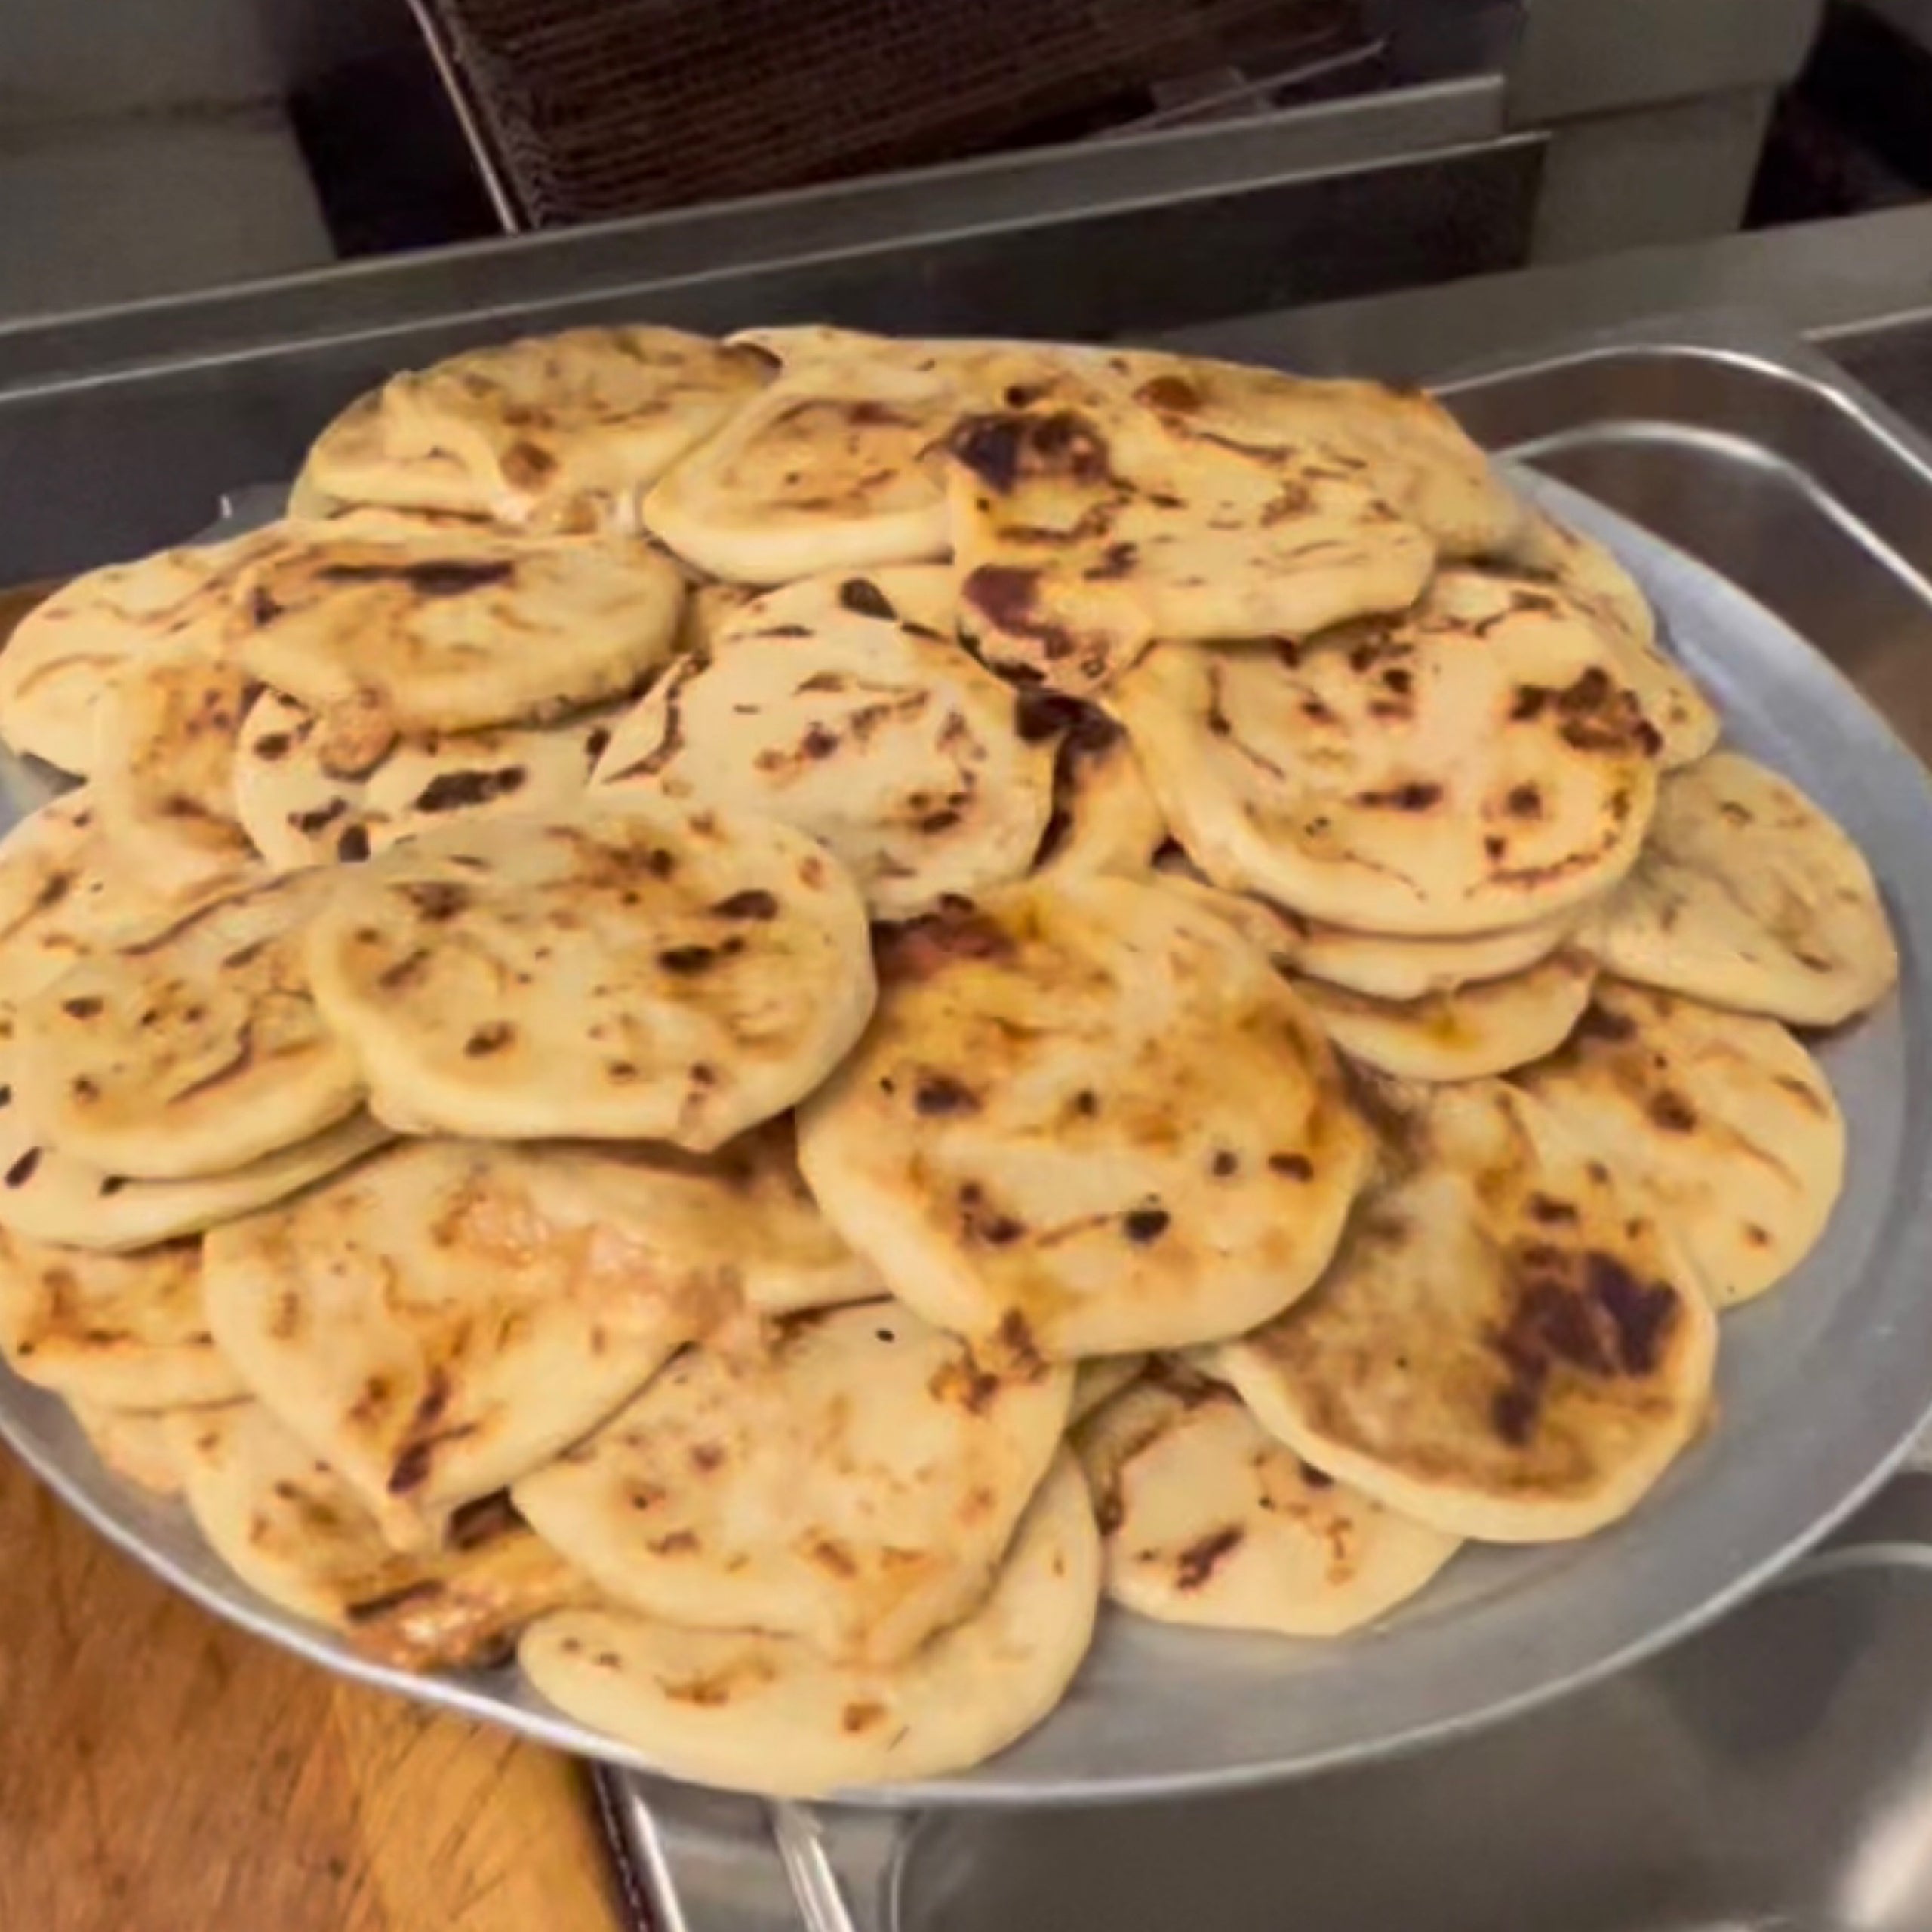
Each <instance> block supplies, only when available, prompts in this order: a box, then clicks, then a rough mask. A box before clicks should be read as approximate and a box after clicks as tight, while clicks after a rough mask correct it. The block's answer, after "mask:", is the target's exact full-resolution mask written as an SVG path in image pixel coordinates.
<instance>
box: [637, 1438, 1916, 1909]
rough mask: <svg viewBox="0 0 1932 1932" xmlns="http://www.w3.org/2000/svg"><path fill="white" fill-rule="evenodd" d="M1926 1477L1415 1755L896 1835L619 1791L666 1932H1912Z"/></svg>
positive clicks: (941, 1822)
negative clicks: (1791, 1566) (1796, 1562)
mask: <svg viewBox="0 0 1932 1932" xmlns="http://www.w3.org/2000/svg"><path fill="white" fill-rule="evenodd" d="M1928 1632H1932V1478H1927V1477H1925V1476H1924V1475H1912V1476H1908V1477H1904V1478H1900V1480H1899V1481H1898V1482H1897V1484H1894V1487H1893V1488H1892V1490H1891V1491H1889V1492H1888V1493H1887V1497H1886V1499H1885V1502H1884V1508H1883V1509H1881V1510H1875V1511H1874V1512H1871V1513H1870V1514H1869V1515H1867V1516H1866V1517H1865V1518H1861V1519H1860V1521H1859V1523H1858V1524H1856V1525H1854V1528H1853V1529H1852V1530H1851V1531H1848V1532H1847V1534H1845V1535H1844V1536H1843V1537H1841V1538H1840V1539H1839V1540H1838V1543H1836V1544H1835V1546H1833V1547H1832V1549H1830V1550H1829V1551H1827V1552H1826V1553H1825V1554H1824V1555H1821V1556H1819V1557H1815V1558H1810V1559H1809V1560H1807V1561H1806V1562H1805V1563H1804V1564H1801V1566H1799V1567H1798V1569H1797V1570H1795V1571H1792V1572H1791V1573H1789V1574H1788V1575H1787V1577H1786V1578H1784V1579H1783V1580H1781V1581H1780V1583H1778V1584H1777V1585H1776V1586H1774V1588H1772V1589H1770V1590H1769V1591H1767V1592H1766V1593H1765V1594H1764V1595H1761V1596H1760V1597H1759V1598H1757V1599H1756V1600H1755V1601H1754V1602H1753V1603H1752V1604H1750V1605H1749V1607H1747V1608H1746V1609H1745V1610H1743V1611H1740V1613H1739V1614H1737V1616H1735V1617H1732V1618H1730V1619H1729V1620H1727V1621H1725V1622H1724V1623H1721V1624H1719V1625H1718V1626H1716V1627H1715V1629H1712V1630H1709V1631H1707V1632H1705V1633H1704V1634H1703V1635H1701V1636H1700V1637H1698V1638H1696V1639H1694V1641H1691V1642H1690V1643H1688V1644H1684V1645H1683V1646H1681V1647H1679V1648H1678V1649H1676V1650H1675V1651H1671V1652H1669V1653H1668V1654H1666V1656H1664V1657H1662V1658H1660V1659H1658V1660H1655V1661H1654V1662H1652V1663H1650V1664H1648V1665H1647V1666H1644V1668H1643V1669H1641V1670H1638V1671H1635V1672H1629V1673H1628V1674H1626V1675H1623V1676H1622V1677H1619V1678H1615V1679H1613V1680H1612V1681H1611V1682H1609V1683H1608V1684H1603V1685H1601V1686H1599V1687H1597V1688H1595V1689H1594V1690H1590V1691H1588V1692H1586V1693H1585V1694H1583V1695H1581V1696H1580V1697H1577V1698H1575V1699H1574V1700H1571V1701H1569V1702H1567V1703H1563V1704H1561V1705H1558V1706H1552V1707H1549V1708H1547V1709H1545V1710H1543V1711H1542V1712H1539V1713H1537V1715H1534V1716H1533V1717H1531V1718H1522V1719H1518V1720H1517V1721H1514V1722H1512V1723H1511V1724H1506V1725H1504V1726H1502V1727H1498V1728H1497V1729H1494V1730H1489V1731H1486V1732H1484V1733H1482V1734H1480V1735H1479V1736H1478V1737H1473V1738H1469V1739H1466V1740H1460V1741H1459V1742H1458V1743H1454V1744H1453V1745H1450V1746H1445V1747H1444V1748H1443V1749H1441V1750H1439V1751H1436V1752H1429V1753H1427V1754H1424V1755H1419V1756H1413V1757H1408V1758H1401V1759H1398V1760H1395V1761H1392V1762H1387V1763H1384V1764H1377V1765H1373V1766H1369V1767H1365V1768H1363V1769H1360V1770H1352V1771H1346V1772H1341V1773H1338V1774H1335V1775H1334V1776H1333V1777H1325V1778H1320V1779H1315V1780H1309V1781H1306V1782H1303V1783H1297V1784H1294V1785H1292V1786H1288V1787H1287V1788H1285V1789H1281V1790H1278V1791H1272V1792H1265V1791H1264V1792H1248V1793H1244V1794H1242V1795H1238V1796H1235V1797H1227V1798H1217V1799H1215V1800H1214V1801H1211V1802H1206V1803H1192V1804H1153V1805H1134V1806H1128V1807H1107V1808H1105V1809H1099V1810H1084V1811H1074V1812H1037V1811H1035V1812H1026V1811H1008V1812H1001V1813H995V1814H961V1813H951V1814H940V1813H926V1814H915V1815H914V1816H913V1817H910V1818H909V1819H906V1820H892V1819H890V1818H887V1817H879V1816H867V1815H860V1814H850V1813H847V1814H836V1813H830V1812H822V1813H819V1814H812V1813H810V1812H808V1811H804V1810H799V1809H797V1808H795V1807H786V1808H785V1809H784V1810H782V1811H780V1813H779V1814H777V1818H776V1820H775V1823H776V1827H777V1829H776V1830H775V1831H774V1832H767V1831H766V1830H765V1829H764V1820H762V1819H761V1817H759V1815H758V1807H757V1806H755V1805H754V1804H750V1803H749V1801H744V1802H739V1803H732V1802H729V1801H721V1800H718V1799H714V1798H706V1797H705V1796H703V1795H701V1794H696V1793H692V1792H685V1791H679V1790H672V1789H659V1788H656V1787H651V1786H645V1784H643V1783H641V1782H639V1783H637V1784H636V1785H635V1786H633V1787H632V1789H631V1790H630V1791H629V1792H628V1793H626V1794H623V1795H622V1796H621V1798H620V1801H619V1802H618V1804H617V1805H616V1806H615V1807H614V1810H615V1815H616V1816H617V1820H618V1823H619V1829H620V1832H622V1833H623V1835H624V1837H625V1838H626V1841H627V1842H628V1844H629V1848H630V1849H631V1850H632V1853H633V1854H634V1855H635V1857H636V1860H637V1863H638V1866H639V1868H640V1869H641V1872H642V1873H643V1875H644V1878H645V1884H646V1887H647V1889H648V1890H651V1891H653V1892H654V1894H655V1897H654V1904H655V1906H656V1907H657V1910H658V1912H659V1915H660V1923H662V1924H665V1925H667V1926H670V1927H689V1928H690V1932H780V1928H782V1927H786V1926H789V1925H799V1924H802V1925H804V1926H806V1927H809V1928H811V1932H834V1929H835V1928H838V1932H1063V1928H1066V1927H1074V1926H1105V1927H1107V1928H1108V1932H1172V1928H1174V1927H1180V1926H1185V1927H1198V1928H1201V1932H1274V1928H1275V1927H1280V1926H1282V1925H1284V1924H1292V1925H1294V1927H1296V1932H1371V1928H1373V1929H1374V1932H1382V1928H1385V1927H1386V1928H1389V1932H1394V1928H1397V1927H1399V1928H1401V1932H1502V1929H1503V1928H1504V1927H1509V1928H1512V1932H1558V1928H1561V1932H1746V1928H1749V1927H1791V1928H1796V1927H1804V1928H1806V1932H1840V1929H1841V1932H1854V1929H1855V1932H1922V1928H1923V1927H1925V1926H1926V1925H1927V1924H1932V1830H1928V1829H1927V1820H1928V1817H1932V1641H1928V1636H1927V1633H1928Z"/></svg>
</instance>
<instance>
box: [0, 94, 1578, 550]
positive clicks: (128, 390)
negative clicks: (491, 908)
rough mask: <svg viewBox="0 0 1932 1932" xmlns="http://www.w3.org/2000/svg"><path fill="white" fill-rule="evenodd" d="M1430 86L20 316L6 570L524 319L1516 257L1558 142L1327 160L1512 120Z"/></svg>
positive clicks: (106, 536)
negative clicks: (107, 455)
mask: <svg viewBox="0 0 1932 1932" xmlns="http://www.w3.org/2000/svg"><path fill="white" fill-rule="evenodd" d="M1414 94H1415V95H1416V96H1417V97H1418V98H1415V99H1411V100H1407V101H1406V103H1404V104H1403V105H1402V106H1401V108H1400V110H1399V112H1398V110H1397V109H1392V108H1388V107H1386V106H1378V107H1376V108H1374V109H1371V107H1370V106H1369V105H1368V103H1351V104H1350V105H1349V108H1348V110H1347V112H1346V114H1338V115H1329V113H1328V110H1326V109H1322V110H1315V109H1310V110H1308V112H1307V114H1306V116H1303V115H1296V116H1291V117H1284V116H1274V117H1269V118H1266V119H1264V120H1261V121H1250V122H1235V123H1229V124H1226V125H1221V124H1217V125H1214V127H1212V128H1200V129H1185V130H1181V131H1176V132H1173V133H1168V134H1152V135H1146V136H1143V137H1140V138H1138V139H1137V140H1122V141H1118V142H1109V143H1102V144H1100V145H1098V146H1095V147H1094V148H1092V149H1080V150H1077V151H1075V152H1072V153H1071V154H1068V155H1060V156H1058V157H1057V158H1054V160H1053V161H1052V164H1051V165H1044V164H1043V163H1041V162H1040V160H1039V158H1038V157H1034V156H1029V157H1014V158H1010V159H1009V158H1001V159H1000V160H999V161H998V162H993V163H974V164H971V165H968V166H964V167H962V168H958V169H953V170H935V171H928V172H926V173H924V174H918V175H915V176H910V177H899V178H897V179H891V180H878V181H875V182H871V183H864V184H861V185H858V186H851V187H844V188H835V189H821V190H814V191H811V192H804V193H800V194H798V195H783V196H777V197H772V198H768V199H767V200H764V201H762V202H743V203H740V204H737V205H734V206H731V207H728V208H717V209H710V210H704V211H696V212H694V213H691V214H682V215H677V216H671V217H655V218H652V219H649V220H641V221H638V222H632V223H623V224H620V225H619V226H616V227H614V228H611V229H602V230H592V231H585V232H582V233H580V234H571V235H566V236H564V237H561V238H557V239H554V240H553V239H552V238H545V237H533V238H526V239H522V240H518V241H516V242H503V243H492V244H488V245H484V246H481V247H479V248H470V249H451V250H448V251H442V252H441V253H439V254H437V255H435V256H434V257H431V258H429V260H424V261H418V262H415V263H400V264H388V263H378V264H376V265H374V266H367V267H365V266H359V265H358V266H355V267H354V268H351V269H343V270H340V271H337V272H334V273H332V274H331V275H327V276H322V277H316V278H312V279H309V280H307V281H300V282H296V283H291V284H285V285H275V286H272V287H269V288H263V289H260V290H257V291H241V292H237V293H235V294H231V295H229V296H227V297H220V298H211V299H209V300H205V301H197V302H193V303H182V304H174V303H160V304H155V305H152V306H148V307H146V308H143V309H136V310H124V311H120V312H115V313H112V314H108V315H97V316H94V317H89V318H78V319H76V320H74V321H70V322H67V323H64V324H63V325H60V326H59V327H52V326H44V327H36V328H29V329H20V330H12V331H9V330H7V329H5V328H0V584H4V583H15V582H20V581H22V580H32V579H35V578H37V577H43V576H47V575H51V574H56V573H58V572H60V571H66V570H71V569H73V568H78V567H79V566H81V565H85V564H87V563H91V562H98V561H103V560H104V559H106V558H108V557H111V556H115V555H127V554H129V553H131V552H136V551H139V550H140V549H143V548H146V547H151V546H155V545H157V544H160V543H167V542H171V541H175V540H179V539H180V537H183V536H184V535H185V534H186V533H187V532H189V531H191V530H192V529H193V528H195V526H196V525H198V523H199V522H200V521H202V519H203V518H204V516H205V506H206V505H207V504H208V503H209V502H210V501H211V500H212V499H213V498H214V496H215V494H217V492H218V491H220V489H221V488H223V487H224V486H225V485H226V484H227V483H229V481H232V479H233V478H235V477H237V476H264V475H277V474H281V475H287V474H289V473H291V472H292V471H293V470H294V468H295V467H296V466H297V463H299V462H300V457H301V454H302V452H303V450H304V448H306V445H307V443H308V442H309V439H310V438H312V436H313V435H314V434H315V431H316V429H317V428H318V426H320V425H321V423H324V422H325V421H326V420H328V418H329V417H331V415H333V414H334V412H335V411H337V409H339V408H340V407H341V406H342V405H343V404H344V403H345V402H346V401H349V399H350V398H352V396H354V395H356V394H358V393H359V392H361V391H362V390H364V389H368V388H370V387H372V386H374V385H375V384H376V383H379V382H380V381H381V380H383V379H384V378H385V377H386V376H388V375H389V374H391V373H392V372H393V371H395V369H396V368H400V367H405V366H408V365H413V364H419V363H421V362H423V361H430V360H433V359H434V358H436V357H438V356H440V355H445V354H447V353H448V352H451V350H453V349H456V348H458V347H460V346H463V345H464V344H466V343H474V342H477V341H481V340H500V339H501V338H503V337H505V336H507V335H511V334H515V333H517V332H518V331H525V330H537V329H545V328H558V327H561V326H563V325H565V324H567V323H571V322H581V321H597V320H609V319H635V318H638V317H640V316H649V317H651V318H652V319H654V320H656V321H663V322H669V323H677V324H682V325H686V326H690V327H694V328H735V327H738V326H740V325H745V324H747V323H749V322H753V321H764V322H772V321H786V320H798V319H830V320H835V321H843V322H846V323H850V324H854V325H860V326H875V327H881V328H899V329H901V330H904V331H928V332H933V333H948V332H951V333H961V334H976V333H977V334H990V333H995V332H1000V331H1005V332H1009V333H1014V334H1038V335H1047V336H1071V337H1083V336H1101V335H1104V334H1107V333H1109V331H1112V330H1114V329H1115V328H1118V326H1119V325H1120V323H1121V319H1122V318H1139V319H1140V320H1141V321H1142V322H1143V325H1145V326H1169V327H1174V326H1178V325H1180V324H1182V323H1184V322H1187V321H1199V320H1201V319H1203V318H1206V317H1207V316H1211V315H1226V314H1231V313H1235V312H1239V311H1241V310H1242V309H1252V308H1257V307H1260V308H1269V307H1275V306H1280V305H1281V304H1282V303H1289V302H1296V301H1304V300H1313V299H1315V298H1317V297H1324V296H1327V295H1332V294H1342V293H1347V292H1361V291H1366V290H1367V289H1371V288H1387V287H1390V286H1392V285H1397V284H1400V283H1404V282H1409V281H1417V280H1422V281H1430V280H1436V279H1440V278H1442V277H1444V276H1446V275H1461V274H1467V273H1469V272H1474V271H1476V270H1479V269H1485V268H1494V267H1500V266H1504V265H1506V263H1511V262H1515V261H1518V260H1521V259H1522V258H1523V254H1524V250H1525V249H1526V248H1527V236H1528V232H1529V219H1530V212H1531V207H1532V205H1533V203H1534V193H1535V187H1536V177H1537V162H1538V158H1539V157H1540V153H1541V151H1542V144H1541V141H1540V137H1534V136H1517V137H1511V138H1509V139H1507V140H1478V141H1476V142H1475V143H1473V144H1471V145H1467V146H1460V147H1457V148H1454V149H1441V148H1434V149H1429V150H1428V151H1427V152H1423V153H1417V154H1409V155H1404V156H1403V157H1401V158H1395V159H1386V160H1381V161H1377V162H1374V163H1373V164H1372V165H1361V166H1356V165H1343V164H1342V163H1340V162H1335V161H1332V160H1330V159H1320V158H1316V157H1317V156H1318V155H1334V154H1335V153H1337V152H1340V149H1338V147H1337V142H1338V141H1339V142H1340V147H1341V148H1346V147H1349V146H1352V145H1353V144H1354V143H1355V141H1356V139H1357V134H1356V132H1355V131H1359V132H1360V134H1361V137H1362V140H1363V143H1364V151H1365V152H1375V151H1376V149H1375V148H1374V146H1373V144H1372V141H1371V133H1370V131H1371V126H1372V125H1376V126H1380V128H1381V129H1382V130H1383V131H1384V132H1387V131H1389V129H1391V128H1399V127H1401V126H1404V125H1421V124H1423V123H1427V124H1430V125H1441V124H1444V123H1450V122H1455V123H1459V124H1466V123H1467V122H1469V119H1470V118H1471V117H1472V116H1474V115H1478V114H1479V113H1486V114H1488V115H1493V114H1494V109H1495V105H1496V101H1495V96H1494V89H1493V88H1491V89H1490V90H1488V91H1484V89H1483V88H1482V87H1481V85H1480V84H1471V85H1469V86H1461V85H1458V86H1454V87H1449V88H1444V89H1441V90H1420V89H1419V90H1415V91H1414ZM1421 97H1426V98H1421ZM1323 117H1326V123H1327V125H1329V128H1330V132H1329V134H1327V135H1324V137H1322V139H1321V140H1319V141H1318V140H1316V138H1315V137H1316V133H1317V129H1316V127H1315V122H1317V121H1318V119H1321V118H1323ZM1356 117H1359V118H1356ZM1417 117H1419V120H1418V118H1417ZM1289 122H1292V123H1294V125H1287V124H1288V123H1289ZM1344 129H1346V130H1349V132H1347V133H1346V134H1343V132H1341V131H1342V130H1344ZM1395 139H1396V140H1397V142H1398V144H1399V143H1400V140H1401V135H1400V134H1399V133H1398V134H1396V136H1395ZM110 439H111V441H112V446H113V448H114V450H115V460H114V461H113V462H112V463H103V461H102V460H100V451H101V449H102V448H103V446H104V445H106V442H107V441H109V440H110Z"/></svg>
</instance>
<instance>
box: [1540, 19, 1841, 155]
mask: <svg viewBox="0 0 1932 1932" xmlns="http://www.w3.org/2000/svg"><path fill="white" fill-rule="evenodd" d="M1823 12H1824V0H1527V5H1525V7H1524V25H1523V32H1522V36H1521V40H1520V41H1519V42H1518V46H1517V52H1516V58H1515V62H1514V63H1513V64H1512V67H1511V69H1510V72H1509V112H1510V118H1511V119H1512V121H1514V122H1515V123H1516V124H1517V125H1518V126H1527V125H1537V126H1540V125H1544V124H1546V123H1547V122H1551V121H1556V120H1564V119H1567V118H1569V117H1570V116H1571V115H1580V114H1600V113H1602V112H1604V111H1605V110H1606V109H1613V108H1627V107H1635V106H1646V105H1648V104H1650V103H1654V102H1657V101H1664V100H1687V99H1688V98H1689V97H1691V96H1692V95H1694V94H1718V93H1722V92H1724V91H1727V90H1729V89H1730V88H1742V87H1752V86H1762V87H1770V86H1775V85H1777V84H1779V83H1780V82H1784V81H1788V80H1789V79H1790V78H1791V77H1792V75H1794V74H1795V73H1796V72H1798V69H1799V68H1800V67H1801V66H1802V65H1803V64H1804V57H1805V54H1807V52H1808V51H1810V45H1811V40H1812V36H1813V35H1814V34H1815V33H1816V32H1817V30H1818V22H1819V20H1820V17H1821V16H1822V15H1823Z"/></svg>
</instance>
